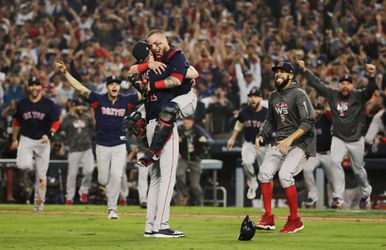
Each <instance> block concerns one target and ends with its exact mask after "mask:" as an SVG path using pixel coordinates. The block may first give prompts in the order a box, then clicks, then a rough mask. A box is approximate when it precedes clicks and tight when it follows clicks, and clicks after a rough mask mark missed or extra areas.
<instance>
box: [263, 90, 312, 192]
mask: <svg viewBox="0 0 386 250" xmlns="http://www.w3.org/2000/svg"><path fill="white" fill-rule="evenodd" d="M289 84H290V85H289V86H288V87H287V88H285V89H282V90H280V91H279V90H275V91H273V92H271V94H270V96H269V99H268V114H267V118H266V120H265V121H264V123H263V125H262V127H261V128H260V133H259V135H260V136H263V137H264V138H268V137H269V135H270V134H271V133H272V132H273V131H275V130H276V133H277V138H276V141H281V140H283V139H286V138H288V136H289V135H291V134H292V133H294V132H295V131H296V130H297V129H299V128H301V129H303V130H304V135H303V136H301V137H300V138H299V139H297V140H295V141H294V142H293V143H292V145H291V146H290V148H289V150H288V153H287V154H286V155H283V154H282V153H281V152H280V151H279V150H278V149H277V147H276V146H273V147H271V148H269V149H268V152H267V154H266V156H265V158H264V161H263V164H262V166H261V168H260V170H259V174H258V179H259V181H260V182H262V183H268V182H271V181H272V179H273V176H274V175H275V173H276V172H277V171H279V180H280V183H281V185H282V187H283V188H287V187H289V186H292V185H294V184H295V180H294V176H296V175H297V174H298V173H299V172H300V171H301V170H302V168H301V167H302V163H303V162H304V161H305V160H306V156H315V151H316V137H315V128H314V122H315V111H314V109H313V107H312V105H311V102H310V99H309V98H308V96H307V94H306V93H305V92H304V91H303V90H302V89H299V88H298V85H297V83H296V82H292V83H289Z"/></svg>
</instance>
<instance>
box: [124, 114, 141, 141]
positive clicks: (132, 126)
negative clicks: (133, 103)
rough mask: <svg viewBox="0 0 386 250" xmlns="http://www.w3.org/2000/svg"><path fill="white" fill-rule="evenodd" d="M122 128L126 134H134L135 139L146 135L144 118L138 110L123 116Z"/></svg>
mask: <svg viewBox="0 0 386 250" xmlns="http://www.w3.org/2000/svg"><path fill="white" fill-rule="evenodd" d="M123 130H124V132H125V133H126V134H127V135H128V136H131V135H134V136H135V137H136V138H137V139H140V138H142V137H143V136H145V135H146V120H145V119H143V118H142V115H141V113H140V112H138V111H137V112H134V113H132V114H131V115H129V116H125V117H124V118H123Z"/></svg>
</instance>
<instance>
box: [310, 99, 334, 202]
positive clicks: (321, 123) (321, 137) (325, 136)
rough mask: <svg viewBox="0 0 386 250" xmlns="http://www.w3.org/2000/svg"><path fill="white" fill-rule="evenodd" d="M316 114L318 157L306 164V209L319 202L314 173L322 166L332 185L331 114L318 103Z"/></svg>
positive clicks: (315, 106) (312, 158)
mask: <svg viewBox="0 0 386 250" xmlns="http://www.w3.org/2000/svg"><path fill="white" fill-rule="evenodd" d="M314 110H315V114H316V119H315V131H316V156H315V157H310V158H308V159H307V161H306V162H305V163H304V166H303V177H304V182H305V184H306V187H307V190H308V198H307V201H306V207H312V206H314V205H315V203H316V201H317V200H318V198H319V197H318V192H317V189H316V184H315V177H314V171H315V169H316V168H317V167H318V166H322V167H323V169H324V172H325V174H326V177H327V181H328V183H329V184H332V168H333V162H332V159H331V155H330V147H331V115H329V114H330V113H331V112H329V113H326V111H325V108H324V107H323V106H322V105H321V104H319V103H317V104H315V105H314Z"/></svg>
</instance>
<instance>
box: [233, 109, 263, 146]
mask: <svg viewBox="0 0 386 250" xmlns="http://www.w3.org/2000/svg"><path fill="white" fill-rule="evenodd" d="M266 115H267V109H266V108H264V107H263V108H262V109H261V110H260V111H259V112H255V111H253V110H251V109H250V108H249V107H246V108H244V109H242V110H241V111H240V113H239V116H238V118H237V120H238V121H240V122H242V123H243V124H244V139H245V141H247V142H251V143H255V139H256V136H257V134H259V132H260V126H261V124H262V123H263V121H264V120H265V117H266Z"/></svg>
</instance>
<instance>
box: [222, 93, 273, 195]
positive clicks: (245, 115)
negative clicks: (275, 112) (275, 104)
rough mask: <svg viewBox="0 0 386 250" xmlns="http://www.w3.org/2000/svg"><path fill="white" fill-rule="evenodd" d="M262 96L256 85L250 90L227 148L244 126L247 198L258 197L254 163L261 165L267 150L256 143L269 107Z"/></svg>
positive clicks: (243, 159) (243, 147) (233, 142)
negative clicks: (246, 103)
mask: <svg viewBox="0 0 386 250" xmlns="http://www.w3.org/2000/svg"><path fill="white" fill-rule="evenodd" d="M261 97H262V94H261V92H260V90H258V89H257V88H256V87H254V88H252V89H251V90H250V91H249V93H248V107H245V108H244V109H242V110H241V111H240V113H239V116H238V117H237V121H236V124H235V127H234V129H233V133H232V136H231V137H230V138H229V140H228V144H227V148H228V149H231V148H232V147H233V145H234V144H235V140H236V138H237V136H238V134H239V133H240V131H241V130H242V129H243V128H244V143H243V146H242V149H241V159H242V164H243V169H244V175H245V176H246V179H247V184H248V187H249V188H248V192H247V198H248V199H251V200H252V199H254V198H255V197H256V189H257V188H258V183H257V177H256V173H255V169H254V167H253V163H254V162H255V161H256V160H257V164H258V166H259V167H260V166H261V163H262V162H263V159H264V155H265V153H266V151H267V147H262V148H261V150H260V151H256V148H255V145H254V143H255V139H256V136H257V134H258V133H259V131H260V126H261V124H262V123H263V122H264V119H265V117H266V115H267V109H266V108H264V107H263V106H262V104H261Z"/></svg>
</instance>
